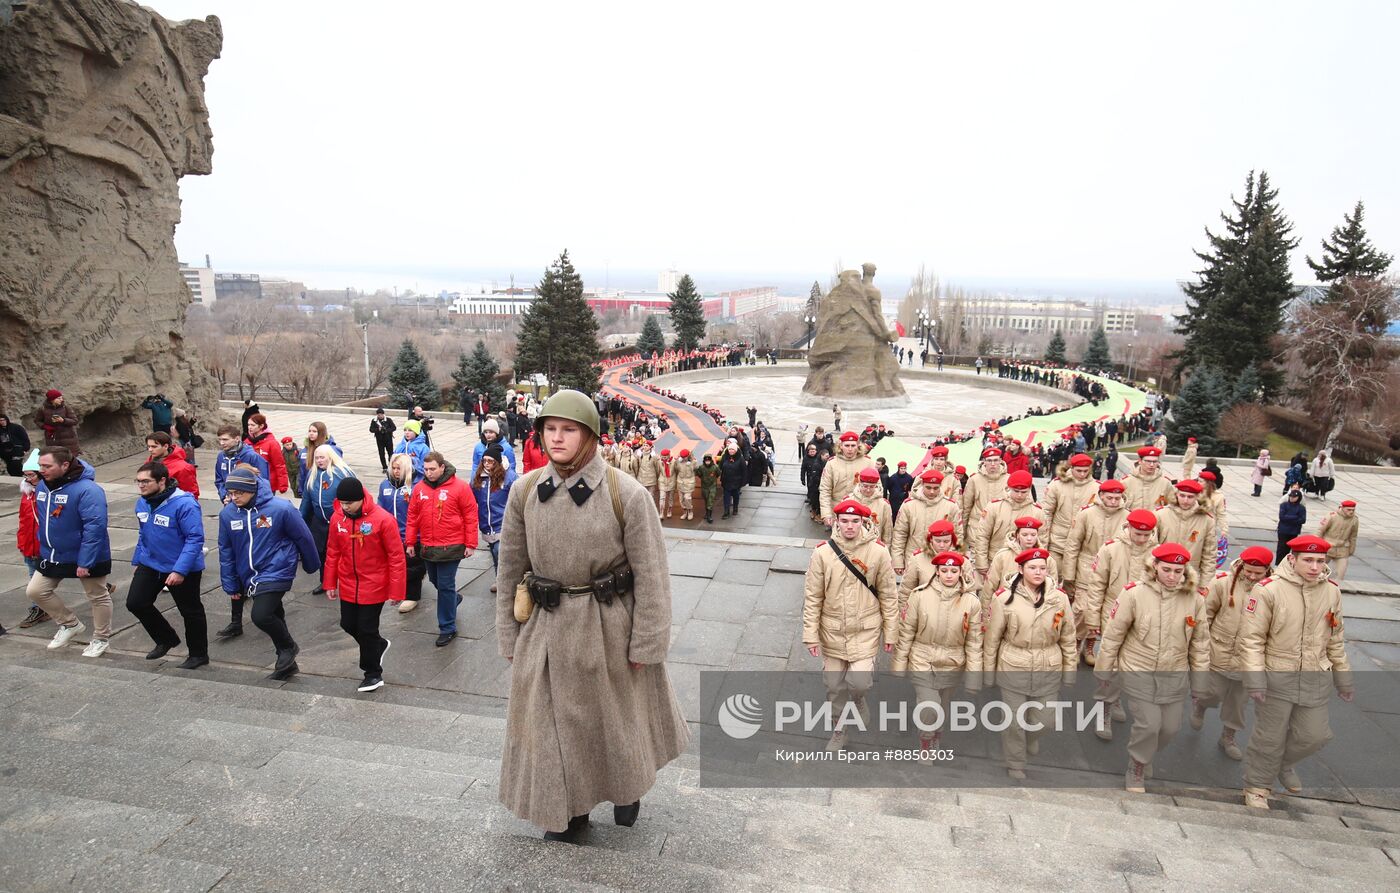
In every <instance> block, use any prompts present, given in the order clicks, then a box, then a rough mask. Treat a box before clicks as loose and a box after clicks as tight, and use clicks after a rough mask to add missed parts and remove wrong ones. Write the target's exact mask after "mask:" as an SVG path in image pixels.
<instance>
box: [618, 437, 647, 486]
mask: <svg viewBox="0 0 1400 893" xmlns="http://www.w3.org/2000/svg"><path fill="white" fill-rule="evenodd" d="M641 466H642V462H641V459H640V458H638V456H637V452H636V450H634V449H633V448H632V447H629V446H628V445H627V444H625V443H621V442H619V443H618V445H617V470H618V471H621V472H622V473H624V474H626V475H627V476H628V477H631V478H634V479H635V478H636V477H637V474H638V472H639V471H640V469H641Z"/></svg>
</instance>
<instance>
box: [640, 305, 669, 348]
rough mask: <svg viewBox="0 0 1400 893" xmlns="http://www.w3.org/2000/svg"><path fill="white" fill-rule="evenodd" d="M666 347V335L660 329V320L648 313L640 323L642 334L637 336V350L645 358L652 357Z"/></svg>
mask: <svg viewBox="0 0 1400 893" xmlns="http://www.w3.org/2000/svg"><path fill="white" fill-rule="evenodd" d="M665 349H666V335H665V334H664V333H663V332H662V331H661V321H660V320H658V319H657V318H656V317H655V316H652V315H648V316H647V321H646V322H644V323H642V334H641V336H640V337H639V338H637V350H638V352H640V353H641V355H642V356H643V357H645V358H650V357H654V356H656V355H657V354H659V353H661V352H662V351H663V350H665Z"/></svg>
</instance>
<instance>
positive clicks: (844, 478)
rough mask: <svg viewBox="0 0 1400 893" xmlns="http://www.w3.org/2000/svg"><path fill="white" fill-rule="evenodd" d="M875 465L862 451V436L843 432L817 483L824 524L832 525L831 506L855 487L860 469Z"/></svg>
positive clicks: (852, 432)
mask: <svg viewBox="0 0 1400 893" xmlns="http://www.w3.org/2000/svg"><path fill="white" fill-rule="evenodd" d="M874 467H875V460H873V459H871V458H870V457H869V456H867V455H865V454H863V453H862V452H861V447H860V437H859V436H858V435H857V434H856V432H854V431H845V432H843V433H842V434H841V444H840V446H838V447H837V448H836V455H834V456H832V457H831V458H830V459H828V460H827V462H826V466H825V467H824V468H823V469H822V479H821V481H820V483H818V484H817V494H818V497H817V498H818V502H819V503H820V509H821V513H822V523H823V524H825V525H827V526H828V527H830V526H831V525H832V523H833V520H834V519H833V518H832V516H831V507H832V506H833V505H835V504H836V503H838V502H840V501H841V500H843V499H845V498H846V495H847V494H848V493H850V492H851V491H852V490H853V489H855V486H856V475H858V474H860V470H861V469H862V468H874Z"/></svg>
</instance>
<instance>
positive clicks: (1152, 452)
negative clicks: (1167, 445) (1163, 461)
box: [1137, 447, 1162, 459]
mask: <svg viewBox="0 0 1400 893" xmlns="http://www.w3.org/2000/svg"><path fill="white" fill-rule="evenodd" d="M1137 454H1138V458H1141V459H1150V458H1153V457H1155V456H1160V455H1162V451H1161V450H1159V449H1157V448H1156V447H1138V451H1137Z"/></svg>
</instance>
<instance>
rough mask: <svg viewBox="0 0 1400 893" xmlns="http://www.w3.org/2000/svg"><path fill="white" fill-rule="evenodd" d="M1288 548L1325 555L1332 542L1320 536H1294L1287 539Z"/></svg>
mask: <svg viewBox="0 0 1400 893" xmlns="http://www.w3.org/2000/svg"><path fill="white" fill-rule="evenodd" d="M1288 548H1289V549H1292V550H1293V551H1294V552H1311V553H1314V554H1318V555H1326V554H1327V552H1328V551H1329V550H1330V549H1331V548H1332V544H1331V543H1329V542H1327V540H1325V539H1323V538H1322V537H1320V536H1312V535H1308V536H1295V537H1293V539H1291V540H1289V541H1288Z"/></svg>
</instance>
